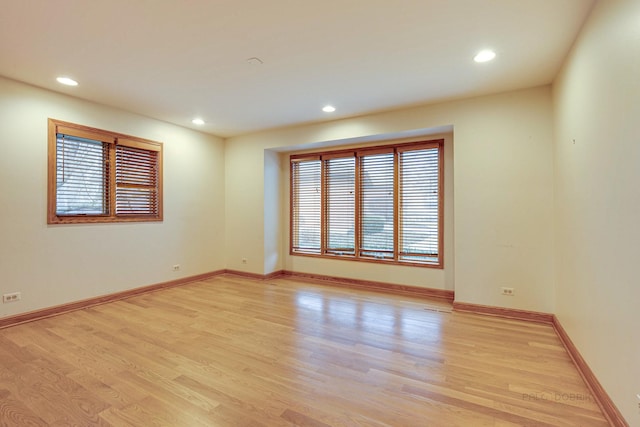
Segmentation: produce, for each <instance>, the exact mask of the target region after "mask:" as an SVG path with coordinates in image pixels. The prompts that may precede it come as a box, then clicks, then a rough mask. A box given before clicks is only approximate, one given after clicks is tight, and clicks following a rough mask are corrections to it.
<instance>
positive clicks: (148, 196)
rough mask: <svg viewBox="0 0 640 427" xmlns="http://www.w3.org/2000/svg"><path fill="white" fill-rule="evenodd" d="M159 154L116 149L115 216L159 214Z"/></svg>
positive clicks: (139, 150)
mask: <svg viewBox="0 0 640 427" xmlns="http://www.w3.org/2000/svg"><path fill="white" fill-rule="evenodd" d="M157 165H158V152H157V151H149V150H143V149H139V148H134V147H128V146H123V145H117V146H116V214H117V215H157V214H158V191H157V187H158V168H157Z"/></svg>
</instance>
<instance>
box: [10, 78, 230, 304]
mask: <svg viewBox="0 0 640 427" xmlns="http://www.w3.org/2000/svg"><path fill="white" fill-rule="evenodd" d="M49 117H51V118H55V119H60V120H64V121H69V122H74V123H78V124H82V125H86V126H92V127H97V128H101V129H107V130H110V131H115V132H121V133H126V134H129V135H135V136H139V137H143V138H148V139H153V140H157V141H160V142H163V143H164V218H165V219H164V221H163V222H161V223H138V224H98V225H89V224H83V225H63V226H60V225H58V226H48V225H47V223H46V212H47V209H46V203H47V193H46V191H47V118H49ZM0 123H1V126H0V209H1V210H0V212H1V213H0V215H1V218H2V221H0V271H1V272H2V274H1V278H0V294H4V293H7V292H22V301H20V302H16V303H10V304H0V317H5V316H8V315H12V314H16V313H22V312H27V311H31V310H36V309H39V308H43V307H49V306H54V305H58V304H64V303H68V302H71V301H77V300H81V299H85V298H90V297H94V296H98V295H104V294H110V293H114V292H118V291H122V290H126V289H131V288H134V287H139V286H144V285H150V284H155V283H160V282H163V281H168V280H173V279H177V278H180V277H185V276H192V275H195V274H200V273H205V272H209V271H214V270H219V269H223V268H225V260H224V254H223V253H224V151H223V150H224V144H223V142H222V140H221V139H219V138H215V137H212V136H208V135H204V134H201V133H198V132H193V131H190V130H187V129H185V128H181V127H177V126H174V125H170V124H167V123H164V122H160V121H156V120H151V119H148V118H145V117H142V116H137V115H134V114H130V113H126V112H123V111H120V110H115V109H112V108H109V107H105V106H100V105H97V104H92V103H89V102H85V101H82V100H79V99H75V98H71V97H68V96H64V95H60V94H56V93H53V92H49V91H45V90H42V89H38V88H35V87H32V86H27V85H23V84H21V83H17V82H14V81H10V80H6V79H2V78H0ZM174 264H180V265H181V271H179V272H174V271H172V268H171V267H172V265H174Z"/></svg>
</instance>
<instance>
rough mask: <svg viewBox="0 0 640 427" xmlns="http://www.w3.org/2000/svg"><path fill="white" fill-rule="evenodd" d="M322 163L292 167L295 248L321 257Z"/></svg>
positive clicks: (303, 163)
mask: <svg viewBox="0 0 640 427" xmlns="http://www.w3.org/2000/svg"><path fill="white" fill-rule="evenodd" d="M320 166H321V163H320V160H308V161H299V162H293V163H292V164H291V199H292V200H291V214H292V221H291V246H292V250H294V251H296V252H307V253H317V254H319V253H320V238H321V226H320V216H321V199H320V194H321V193H320V186H321V174H320V173H321V172H320Z"/></svg>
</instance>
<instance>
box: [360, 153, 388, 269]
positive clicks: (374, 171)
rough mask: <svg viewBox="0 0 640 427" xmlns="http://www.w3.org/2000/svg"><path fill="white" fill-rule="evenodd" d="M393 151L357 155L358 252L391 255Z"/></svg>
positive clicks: (381, 256)
mask: <svg viewBox="0 0 640 427" xmlns="http://www.w3.org/2000/svg"><path fill="white" fill-rule="evenodd" d="M393 157H394V154H393V152H391V153H384V154H376V155H372V156H363V157H361V158H360V188H361V191H360V218H361V225H360V240H361V243H360V254H361V255H362V256H366V257H374V258H393V250H394V247H393V227H394V209H393V199H394V197H393V192H394V177H393V163H394V162H393Z"/></svg>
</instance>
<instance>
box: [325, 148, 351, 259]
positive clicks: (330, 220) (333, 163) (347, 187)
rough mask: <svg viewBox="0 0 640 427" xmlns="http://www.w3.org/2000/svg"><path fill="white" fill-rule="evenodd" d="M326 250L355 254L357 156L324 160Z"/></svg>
mask: <svg viewBox="0 0 640 427" xmlns="http://www.w3.org/2000/svg"><path fill="white" fill-rule="evenodd" d="M325 182H326V197H325V217H326V223H327V227H326V233H325V235H326V239H327V241H326V252H327V253H335V254H339V255H344V254H354V253H355V225H356V224H355V205H356V197H355V190H356V189H355V182H356V158H355V157H354V156H351V157H338V158H331V159H328V160H325Z"/></svg>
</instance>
